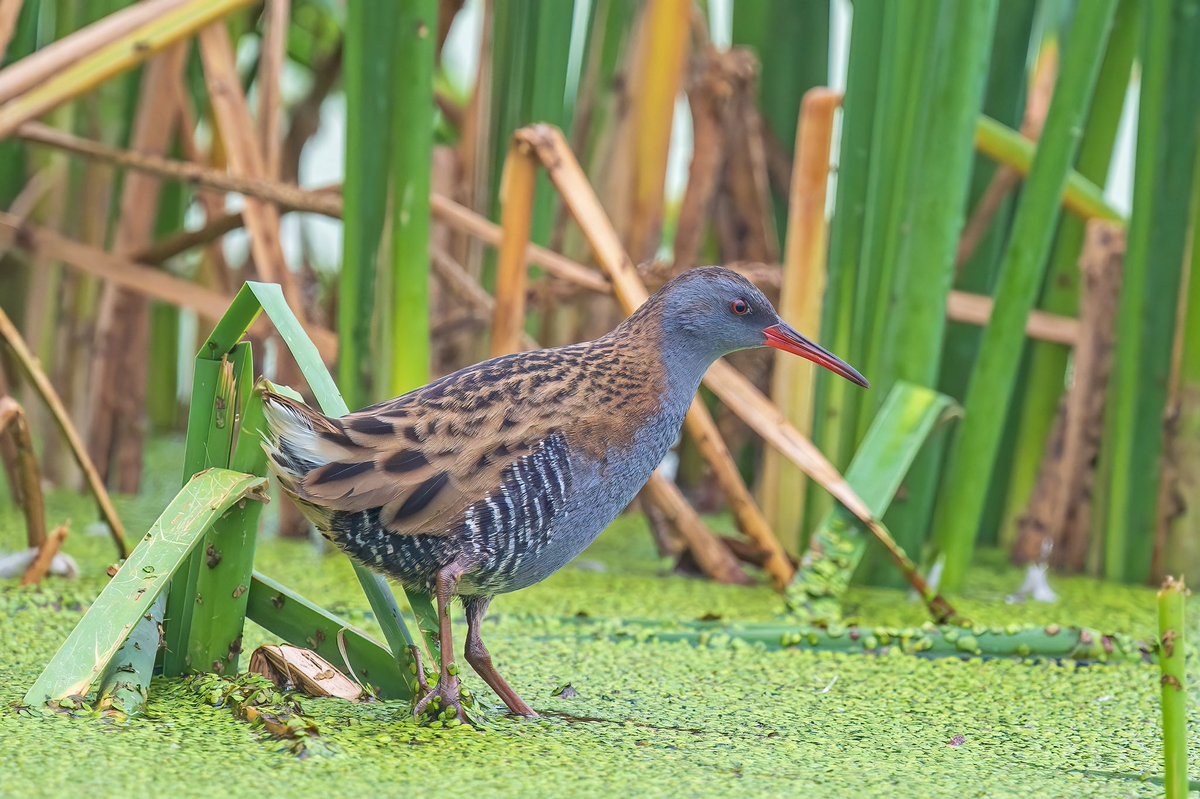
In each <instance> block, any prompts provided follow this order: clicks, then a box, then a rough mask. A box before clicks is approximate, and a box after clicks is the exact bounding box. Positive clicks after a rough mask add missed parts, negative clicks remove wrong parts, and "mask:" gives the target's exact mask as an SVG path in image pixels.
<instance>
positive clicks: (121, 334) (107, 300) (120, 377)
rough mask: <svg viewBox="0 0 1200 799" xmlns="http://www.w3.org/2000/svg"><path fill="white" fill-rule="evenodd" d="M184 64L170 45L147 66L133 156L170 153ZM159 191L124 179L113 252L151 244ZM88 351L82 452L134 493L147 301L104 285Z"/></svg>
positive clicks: (147, 180) (149, 183) (138, 177)
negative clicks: (86, 420)
mask: <svg viewBox="0 0 1200 799" xmlns="http://www.w3.org/2000/svg"><path fill="white" fill-rule="evenodd" d="M186 59H187V48H186V47H185V46H183V45H176V46H174V47H170V48H168V49H167V50H165V51H164V52H163V53H162V54H161V55H160V56H158V57H156V58H153V59H151V60H150V62H149V64H148V65H147V66H146V69H145V71H144V72H143V76H142V85H141V87H140V89H139V95H138V107H137V112H136V114H135V119H134V125H133V133H132V143H133V147H134V149H136V150H138V151H140V152H148V153H152V154H156V155H161V154H163V153H165V152H166V151H167V148H168V147H170V144H171V139H172V138H173V134H174V130H175V124H176V123H177V121H178V118H179V117H178V114H176V113H175V110H174V108H173V107H172V99H173V97H174V94H175V93H174V92H173V90H172V87H173V86H174V85H175V84H177V83H179V82H180V81H181V80H182V79H183V71H184V66H185V64H186ZM161 189H162V181H161V180H160V179H159V178H157V177H155V176H153V175H146V174H143V173H135V174H132V175H129V176H128V177H127V178H126V180H125V182H124V185H123V187H122V189H121V200H120V209H119V213H118V216H117V218H118V223H117V230H116V237H115V241H114V243H113V250H114V252H116V253H118V254H121V253H127V252H131V251H133V250H137V249H141V248H142V247H145V246H146V245H147V244H149V243H150V242H151V241H152V239H153V236H154V222H155V219H156V218H157V216H158V205H159V195H160V193H161ZM93 347H94V349H93V352H92V358H91V364H90V365H89V366H88V382H89V390H88V392H87V396H88V400H89V405H90V414H89V417H88V418H89V419H90V424H89V425H88V427H87V444H88V453H89V454H90V455H91V456H92V462H93V463H94V464H96V468H97V471H99V473H100V479H101V480H104V481H105V483H111V484H113V485H115V486H116V487H117V490H119V491H123V492H125V493H128V494H133V493H137V491H138V488H139V486H140V484H141V479H142V453H143V450H144V449H145V447H144V441H143V439H144V437H145V425H144V424H143V423H142V420H143V419H144V418H145V416H146V396H147V393H148V387H149V372H148V371H147V370H146V368H145V358H146V356H147V353H148V352H149V348H150V306H149V304H148V303H147V302H146V298H145V297H144V296H143V295H141V294H139V293H137V292H134V291H130V290H129V289H126V288H122V287H120V286H117V285H115V284H112V283H108V284H105V286H104V288H103V293H102V295H101V298H100V309H99V312H98V313H97V319H96V329H95V335H94V337H93ZM110 470H112V471H114V472H115V479H111V478H112V476H113V475H112V473H111V472H110Z"/></svg>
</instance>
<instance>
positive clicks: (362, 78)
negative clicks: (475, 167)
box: [337, 0, 397, 409]
mask: <svg viewBox="0 0 1200 799" xmlns="http://www.w3.org/2000/svg"><path fill="white" fill-rule="evenodd" d="M395 21H396V11H395V7H394V5H393V3H392V0H355V2H352V3H349V4H347V11H346V46H345V48H344V50H343V53H344V55H343V70H344V75H345V78H344V80H345V87H346V182H345V184H344V186H343V194H344V196H345V213H344V218H343V241H342V272H341V281H340V287H339V292H338V325H337V327H338V336H339V347H340V352H339V355H338V383H339V384H340V385H341V387H342V391H343V392H344V394H345V397H346V402H347V404H348V405H349V406H350V407H351V408H353V409H357V408H361V407H363V406H364V405H367V404H368V403H369V402H370V401H371V400H372V399H373V398H374V396H375V393H376V391H377V390H378V389H377V388H376V387H375V386H374V385H373V381H372V379H371V372H372V364H373V360H374V359H373V358H372V357H371V356H372V353H371V324H372V319H373V318H374V309H375V302H374V297H375V293H376V265H377V264H378V261H379V247H380V242H381V239H382V237H383V227H384V220H385V218H386V216H387V203H388V176H389V174H390V170H389V168H388V165H389V162H390V157H389V153H390V147H389V142H390V139H391V133H392V111H391V109H392V105H391V96H392V95H391V92H392V91H393V90H394V88H395V87H393V85H392V83H393V74H394V73H393V70H392V59H393V58H394V56H393V53H395V52H396V50H397V48H396V46H395V30H396V28H395Z"/></svg>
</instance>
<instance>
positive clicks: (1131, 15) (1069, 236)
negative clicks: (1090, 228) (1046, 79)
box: [999, 0, 1141, 544]
mask: <svg viewBox="0 0 1200 799" xmlns="http://www.w3.org/2000/svg"><path fill="white" fill-rule="evenodd" d="M1140 22H1141V5H1140V3H1138V2H1135V1H1134V0H1121V2H1120V4H1119V5H1118V6H1117V13H1116V16H1115V17H1114V19H1113V29H1112V34H1111V35H1110V36H1109V40H1108V49H1107V51H1106V52H1105V54H1104V62H1103V63H1102V64H1101V65H1100V76H1099V77H1098V78H1097V79H1096V92H1095V99H1094V100H1093V101H1092V108H1091V111H1090V113H1089V114H1088V120H1087V123H1086V124H1085V126H1084V134H1083V142H1082V143H1081V144H1080V147H1079V162H1078V164H1077V171H1078V172H1079V174H1080V175H1082V176H1083V177H1085V178H1087V179H1088V180H1090V181H1092V182H1094V183H1095V184H1096V185H1097V186H1103V185H1104V184H1105V180H1106V178H1107V176H1108V169H1109V164H1110V162H1111V161H1112V153H1113V145H1114V144H1115V142H1116V136H1117V125H1118V123H1119V122H1120V119H1121V110H1122V108H1123V107H1124V104H1125V93H1126V90H1127V89H1128V87H1129V72H1130V68H1131V67H1132V65H1133V56H1134V52H1135V50H1136V49H1137V42H1138V38H1139V33H1140V32H1141V25H1140ZM1085 224H1086V219H1085V218H1082V217H1080V216H1077V215H1072V216H1065V217H1063V220H1062V223H1061V225H1060V226H1059V231H1058V237H1057V239H1056V240H1055V242H1054V251H1053V253H1052V255H1051V256H1050V266H1049V268H1048V269H1047V272H1046V281H1045V287H1044V288H1043V289H1042V299H1041V303H1040V306H1041V307H1042V308H1043V309H1044V310H1047V311H1050V312H1052V313H1056V314H1063V315H1067V316H1076V315H1078V311H1079V291H1080V270H1079V266H1078V260H1079V255H1080V253H1081V252H1082V251H1083V237H1084V228H1085ZM1069 356H1070V350H1068V349H1067V348H1065V347H1058V346H1054V345H1051V344H1044V343H1035V344H1033V345H1032V352H1031V357H1030V364H1029V375H1028V377H1027V379H1026V383H1025V394H1024V396H1023V397H1022V398H1021V406H1022V407H1021V417H1020V423H1019V427H1018V438H1017V440H1016V441H1015V442H1014V443H1013V447H1014V450H1015V451H1014V461H1013V472H1012V477H1011V481H1010V483H1009V488H1008V496H1007V498H1006V500H1005V510H1004V516H1003V518H1002V520H1001V522H1000V530H999V540H1000V541H1001V542H1003V543H1006V544H1011V543H1012V542H1014V541H1015V540H1016V534H1017V525H1018V523H1019V520H1020V517H1021V515H1022V514H1024V513H1025V512H1026V510H1027V508H1028V505H1029V499H1030V497H1031V496H1032V494H1033V487H1034V484H1035V483H1036V481H1037V474H1038V469H1039V468H1040V466H1041V463H1042V454H1043V451H1044V449H1045V444H1046V439H1047V438H1048V437H1049V436H1050V429H1051V426H1052V425H1053V422H1054V415H1055V412H1056V411H1057V409H1058V401H1059V397H1061V396H1062V393H1063V378H1064V376H1065V374H1066V370H1067V361H1068V358H1069Z"/></svg>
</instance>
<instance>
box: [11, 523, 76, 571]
mask: <svg viewBox="0 0 1200 799" xmlns="http://www.w3.org/2000/svg"><path fill="white" fill-rule="evenodd" d="M66 540H67V525H65V524H60V525H59V526H58V527H56V528H54V532H52V533H50V535H48V536H46V539H45V540H44V541H42V545H41V546H40V547H39V548H38V553H37V557H36V558H34V559H33V562H32V563H30V564H29V568H28V569H26V570H25V574H24V576H22V577H21V585H36V584H37V583H40V582H41V581H42V579H43V578H44V577H45V576H46V575H47V574H49V573H50V567H51V566H52V565H53V564H54V558H55V556H56V555H58V553H59V552H61V551H62V545H63V542H64V541H66Z"/></svg>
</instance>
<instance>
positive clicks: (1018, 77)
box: [939, 0, 1038, 398]
mask: <svg viewBox="0 0 1200 799" xmlns="http://www.w3.org/2000/svg"><path fill="white" fill-rule="evenodd" d="M1037 5H1038V4H1037V0H1005V3H1004V12H1003V13H1002V14H999V15H998V16H997V19H996V35H995V37H994V38H993V40H992V60H991V67H990V68H989V70H988V85H987V91H986V93H985V95H984V101H983V113H984V114H985V115H986V117H990V118H991V119H995V120H998V121H999V122H1001V123H1003V124H1004V125H1005V126H1006V127H1008V128H1011V129H1014V130H1015V129H1017V128H1019V127H1020V126H1021V117H1022V115H1023V113H1024V110H1025V96H1026V94H1027V93H1028V87H1029V50H1030V39H1031V38H1032V36H1033V30H1034V24H1033V21H1034V16H1035V11H1036V10H1037ZM998 168H999V167H998V166H997V165H996V163H995V162H994V161H993V160H992V159H990V158H988V157H987V156H986V155H983V154H980V155H977V156H976V157H975V169H974V172H973V174H972V177H971V195H970V202H969V203H968V206H969V207H970V208H975V207H976V206H977V204H978V203H979V200H980V198H982V197H983V195H984V192H986V191H987V188H988V186H989V185H991V182H992V179H993V178H994V177H995V174H996V170H997V169H998ZM1014 194H1015V192H1014ZM1012 206H1013V198H1012V197H1011V196H1010V197H1009V198H1008V199H1006V200H1005V201H1004V202H1003V203H1002V204H1001V206H1000V209H999V210H998V211H997V212H996V216H995V218H994V219H993V221H992V224H991V226H990V228H989V229H988V233H987V235H986V236H984V237H983V240H982V241H981V242H980V243H979V246H978V247H977V248H976V249H975V254H974V255H973V256H972V257H971V259H970V260H968V261H967V262H966V263H964V264H963V265H962V267H961V269H960V270H959V274H958V275H957V277H956V279H955V281H954V285H955V286H956V287H957V288H959V289H962V290H964V291H972V292H975V293H977V294H991V292H992V288H993V284H994V283H995V279H996V267H997V266H998V265H999V263H1000V256H1001V255H1003V250H1004V241H1005V239H1006V238H1007V236H1008V227H1009V222H1011V220H1012ZM981 334H982V331H981V330H980V329H979V328H978V327H976V326H975V325H968V324H965V323H962V322H951V323H950V324H949V325H947V328H946V340H945V343H944V350H945V352H944V354H943V356H942V371H941V377H940V380H939V386H940V388H941V390H942V391H944V392H946V393H947V394H949V395H951V396H953V397H959V398H961V397H962V396H963V395H964V394H966V390H967V378H968V376H969V375H970V373H971V366H972V365H973V364H974V363H975V355H976V353H977V352H978V349H979V337H980V335H981Z"/></svg>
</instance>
